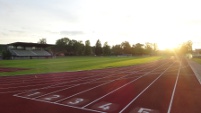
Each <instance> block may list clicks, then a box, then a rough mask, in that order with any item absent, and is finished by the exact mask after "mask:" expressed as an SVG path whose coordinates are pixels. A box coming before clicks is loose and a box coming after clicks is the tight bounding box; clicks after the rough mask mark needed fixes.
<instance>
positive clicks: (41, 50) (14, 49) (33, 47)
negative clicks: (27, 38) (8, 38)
mask: <svg viewBox="0 0 201 113" xmlns="http://www.w3.org/2000/svg"><path fill="white" fill-rule="evenodd" d="M50 46H54V45H50V44H38V43H26V42H15V43H10V44H7V50H8V51H9V52H10V53H11V59H34V58H49V57H52V54H51V52H50V51H48V50H46V48H47V47H50Z"/></svg>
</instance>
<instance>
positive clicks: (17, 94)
mask: <svg viewBox="0 0 201 113" xmlns="http://www.w3.org/2000/svg"><path fill="white" fill-rule="evenodd" d="M92 77H94V76H89V77H84V78H82V79H77V80H74V81H71V82H68V81H67V82H61V83H57V84H54V85H50V86H47V87H42V88H38V89H35V91H37V90H41V89H48V88H51V87H55V86H58V85H62V84H66V83H72V82H78V81H81V80H85V79H87V78H92ZM103 78H105V77H103ZM22 93H25V92H21V93H18V94H15V95H19V94H22Z"/></svg>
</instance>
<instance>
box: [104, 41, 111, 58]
mask: <svg viewBox="0 0 201 113" xmlns="http://www.w3.org/2000/svg"><path fill="white" fill-rule="evenodd" d="M103 54H104V55H110V54H111V49H110V46H109V45H108V43H107V42H105V43H104V45H103Z"/></svg>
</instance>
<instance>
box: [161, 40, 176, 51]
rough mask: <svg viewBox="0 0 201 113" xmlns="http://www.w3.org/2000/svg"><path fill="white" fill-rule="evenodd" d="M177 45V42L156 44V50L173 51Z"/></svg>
mask: <svg viewBox="0 0 201 113" xmlns="http://www.w3.org/2000/svg"><path fill="white" fill-rule="evenodd" d="M178 46H179V44H178V43H177V42H172V41H162V42H158V49H159V50H167V49H168V50H174V49H175V48H177V47H178Z"/></svg>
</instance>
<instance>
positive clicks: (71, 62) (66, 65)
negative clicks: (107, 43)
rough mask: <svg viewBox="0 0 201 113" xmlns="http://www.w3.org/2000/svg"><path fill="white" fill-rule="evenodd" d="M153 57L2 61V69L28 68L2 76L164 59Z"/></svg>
mask: <svg viewBox="0 0 201 113" xmlns="http://www.w3.org/2000/svg"><path fill="white" fill-rule="evenodd" d="M163 58H164V57H162V56H151V57H64V58H53V59H31V60H30V59H28V60H0V67H11V68H28V69H29V70H22V71H16V72H1V73H0V76H14V75H24V74H41V73H53V72H67V71H79V70H92V69H103V68H112V67H122V66H130V65H137V64H144V63H148V62H153V61H156V60H160V59H163Z"/></svg>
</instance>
